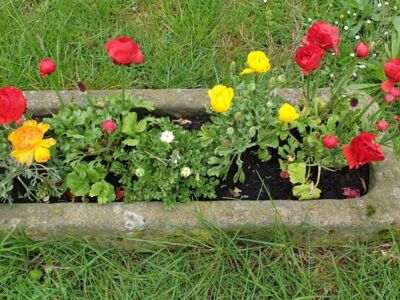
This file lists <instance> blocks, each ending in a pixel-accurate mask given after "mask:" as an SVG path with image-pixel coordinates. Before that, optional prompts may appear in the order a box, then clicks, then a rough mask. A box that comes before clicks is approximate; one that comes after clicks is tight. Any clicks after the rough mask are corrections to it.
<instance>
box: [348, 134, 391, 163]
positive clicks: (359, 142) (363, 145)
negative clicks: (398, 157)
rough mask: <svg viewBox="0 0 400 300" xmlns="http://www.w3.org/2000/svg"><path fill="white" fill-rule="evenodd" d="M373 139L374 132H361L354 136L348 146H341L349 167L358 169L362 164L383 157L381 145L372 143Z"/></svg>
mask: <svg viewBox="0 0 400 300" xmlns="http://www.w3.org/2000/svg"><path fill="white" fill-rule="evenodd" d="M375 139H376V135H375V134H371V133H368V132H363V133H361V134H359V135H358V136H356V137H355V138H354V139H353V140H352V141H351V142H350V145H349V146H347V145H343V146H342V151H343V154H344V156H345V157H346V159H347V163H348V164H349V167H350V169H358V168H359V167H360V166H362V165H364V164H367V163H370V162H374V161H382V160H384V159H385V156H384V155H383V151H382V148H381V146H380V145H379V144H377V143H373V141H374V140H375Z"/></svg>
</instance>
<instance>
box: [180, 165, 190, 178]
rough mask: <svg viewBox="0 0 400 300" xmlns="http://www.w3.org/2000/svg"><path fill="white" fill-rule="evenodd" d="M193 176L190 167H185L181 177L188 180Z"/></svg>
mask: <svg viewBox="0 0 400 300" xmlns="http://www.w3.org/2000/svg"><path fill="white" fill-rule="evenodd" d="M191 174H192V170H190V168H188V167H183V168H182V170H181V176H182V177H184V178H188V177H189V176H190V175H191Z"/></svg>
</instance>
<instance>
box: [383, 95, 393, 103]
mask: <svg viewBox="0 0 400 300" xmlns="http://www.w3.org/2000/svg"><path fill="white" fill-rule="evenodd" d="M383 100H385V102H386V103H393V102H394V101H395V100H396V97H395V96H393V95H392V94H390V93H388V94H386V95H385V96H383Z"/></svg>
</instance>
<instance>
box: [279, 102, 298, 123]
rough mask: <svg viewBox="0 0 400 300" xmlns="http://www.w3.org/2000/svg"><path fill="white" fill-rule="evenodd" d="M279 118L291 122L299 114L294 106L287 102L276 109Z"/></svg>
mask: <svg viewBox="0 0 400 300" xmlns="http://www.w3.org/2000/svg"><path fill="white" fill-rule="evenodd" d="M278 114H279V120H281V121H282V122H292V121H294V120H296V119H298V118H299V114H298V113H297V111H296V108H295V107H294V106H293V105H291V104H289V103H285V104H283V105H282V106H281V108H280V109H279V110H278Z"/></svg>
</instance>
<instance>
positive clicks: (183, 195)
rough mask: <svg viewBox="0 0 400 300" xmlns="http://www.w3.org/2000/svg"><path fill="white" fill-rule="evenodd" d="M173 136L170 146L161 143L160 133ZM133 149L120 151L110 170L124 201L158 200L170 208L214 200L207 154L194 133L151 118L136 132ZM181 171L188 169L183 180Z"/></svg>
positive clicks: (213, 185)
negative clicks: (200, 199)
mask: <svg viewBox="0 0 400 300" xmlns="http://www.w3.org/2000/svg"><path fill="white" fill-rule="evenodd" d="M167 130H168V131H171V132H172V133H173V135H174V140H173V142H172V143H170V144H169V143H166V142H163V141H161V139H160V138H161V134H162V132H164V131H167ZM138 138H139V139H140V144H138V145H137V146H136V147H135V148H120V149H119V151H117V152H116V153H115V155H114V159H115V160H114V161H113V163H112V166H111V171H112V172H113V173H115V174H116V175H117V176H118V177H119V178H120V180H119V181H120V183H121V185H122V187H123V189H124V191H125V198H124V199H125V201H128V202H130V201H151V200H161V201H163V203H164V205H165V207H166V208H168V209H171V208H173V207H174V205H175V204H176V203H177V202H180V203H183V202H188V201H190V200H192V199H193V200H194V199H197V198H209V199H212V198H215V197H216V195H215V187H216V185H217V184H218V181H217V180H216V179H215V178H213V177H208V176H207V169H208V167H207V163H206V162H207V158H208V156H209V154H208V152H207V151H205V150H204V149H201V145H200V142H199V140H198V139H197V134H196V132H189V131H186V130H184V129H182V127H180V126H178V125H173V124H172V123H171V122H170V121H169V119H167V118H160V119H154V120H153V122H152V126H150V129H149V130H147V131H146V132H142V133H139V135H138ZM183 168H189V169H190V175H189V176H187V177H185V176H184V175H185V174H183V173H182V169H183Z"/></svg>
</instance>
